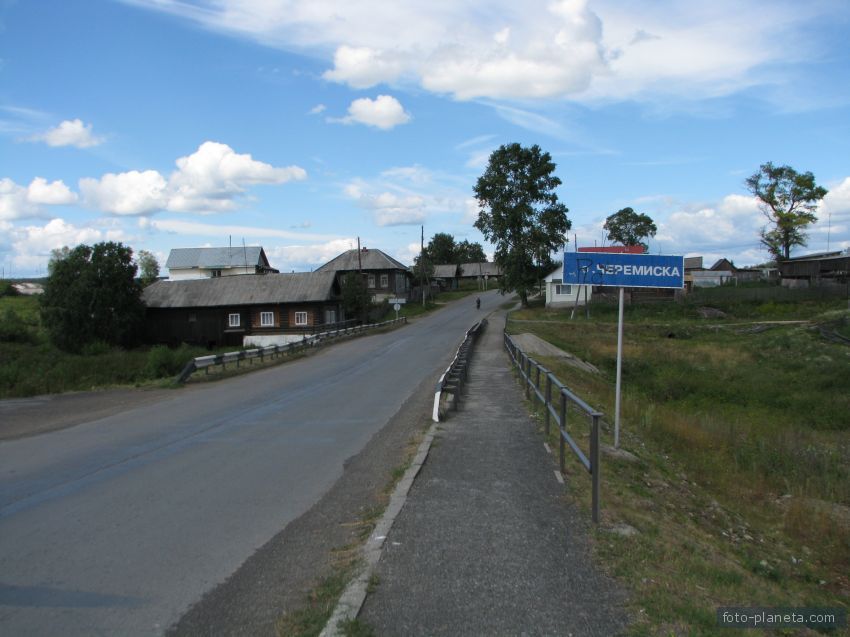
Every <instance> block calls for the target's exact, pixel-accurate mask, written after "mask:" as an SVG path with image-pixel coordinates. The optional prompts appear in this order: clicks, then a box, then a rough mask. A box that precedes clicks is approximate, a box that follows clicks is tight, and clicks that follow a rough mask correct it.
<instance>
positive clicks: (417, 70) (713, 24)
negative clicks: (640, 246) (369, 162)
mask: <svg viewBox="0 0 850 637" xmlns="http://www.w3.org/2000/svg"><path fill="white" fill-rule="evenodd" d="M131 1H133V2H134V4H137V5H141V6H145V7H148V8H150V9H152V10H158V11H166V12H170V13H172V14H176V15H180V16H182V17H184V18H186V19H189V20H192V21H194V22H197V23H199V24H201V25H203V26H205V27H206V28H209V29H212V30H215V31H219V32H224V33H229V34H232V35H236V36H239V37H247V38H250V39H253V40H255V41H257V42H260V43H262V44H264V45H267V46H272V47H276V48H280V49H284V50H290V51H310V52H311V53H313V54H318V55H324V56H326V57H327V58H328V62H329V64H330V65H331V68H330V69H329V70H328V71H327V72H326V73H325V77H326V78H327V79H329V80H331V81H337V82H343V83H346V84H348V85H350V86H352V87H354V88H368V87H371V86H376V85H378V84H381V83H391V84H392V83H402V82H412V83H417V84H419V85H420V86H422V87H424V88H426V89H428V90H431V91H435V92H438V93H442V94H447V95H450V96H451V97H453V98H455V99H475V98H489V99H508V100H528V99H530V98H531V99H539V98H542V99H558V98H568V99H575V100H580V101H595V100H615V101H616V100H631V99H641V100H643V99H659V100H667V99H668V98H669V97H670V96H676V97H679V98H682V99H685V100H692V99H695V98H699V97H711V96H719V95H729V94H732V93H734V92H736V91H740V90H743V89H746V88H748V87H751V86H753V85H761V86H766V85H768V84H774V85H776V84H778V85H781V84H785V85H787V84H789V83H790V82H791V81H792V79H793V76H794V69H793V68H792V67H793V65H795V64H797V63H803V62H805V61H811V60H812V59H815V58H816V57H817V55H819V53H820V52H822V51H823V48H822V47H824V46H825V43H823V42H818V41H816V40H813V39H812V38H811V37H810V35H809V33H808V27H809V23H810V22H811V21H812V20H814V19H819V18H822V17H823V16H831V15H834V13H835V11H834V6H833V5H832V4H831V3H809V4H807V5H801V4H800V3H798V2H792V1H791V0H776V1H775V2H772V3H770V11H765V7H764V3H763V2H758V1H756V0H716V1H715V2H712V3H710V4H706V3H693V2H688V1H687V0H664V1H662V2H656V3H646V2H644V3H622V2H616V1H615V0H596V1H595V2H593V3H592V4H591V3H590V2H589V0H554V1H553V0H536V1H535V0H529V2H525V3H522V4H521V5H518V4H517V3H516V2H513V1H512V0H470V1H468V2H455V3H442V2H437V3H419V2H414V1H413V0H398V1H397V2H393V3H386V2H379V1H378V0H363V1H362V2H356V3H339V2H336V1H335V0H309V1H307V0H301V1H299V0H293V1H291V2H286V3H275V2H269V0H195V1H193V2H191V3H190V2H181V1H178V0H131ZM331 54H332V59H330V58H331ZM766 67H770V68H769V70H770V73H765V69H766ZM778 93H781V91H777V94H778Z"/></svg>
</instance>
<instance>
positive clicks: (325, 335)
mask: <svg viewBox="0 0 850 637" xmlns="http://www.w3.org/2000/svg"><path fill="white" fill-rule="evenodd" d="M396 323H407V318H405V317H401V318H397V319H392V320H391V321H384V322H383V323H371V324H369V325H355V326H352V327H347V328H345V329H341V330H332V331H329V332H320V333H319V334H314V335H312V336H305V337H304V338H303V339H301V340H300V341H294V342H292V343H286V344H284V345H269V346H268V347H257V348H254V349H246V350H240V351H238V352H226V353H224V354H217V355H211V356H199V357H198V358H193V359H192V360H190V361H189V362H188V363H186V366H185V367H184V368H183V371H182V372H180V374H179V375H178V376H177V378H176V379H175V380H176V382H178V383H181V384H182V383H185V382H186V381H187V380H189V377H191V376H192V374H194V373H195V372H196V371H198V370H200V369H203V370H204V371H205V372H207V373H209V368H210V367H213V366H215V365H221V367H222V368H224V369H227V365H228V363H236V367H239V364H240V363H241V362H242V361H246V360H247V361H249V362H250V363H252V364H253V361H254V359H256V358H259V359H260V361H261V362H263V361H265V358H266V356H268V357H270V358H277V357H278V356H280V355H282V354H293V353H295V352H299V351H301V350H305V349H309V348H311V347H316V346H318V345H320V344H322V343H326V342H329V341H334V340H337V339H339V338H344V337H346V336H351V335H353V334H360V333H362V332H366V331H369V330H374V329H378V328H381V327H386V326H388V325H394V324H396Z"/></svg>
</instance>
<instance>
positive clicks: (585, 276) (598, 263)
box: [563, 252, 685, 289]
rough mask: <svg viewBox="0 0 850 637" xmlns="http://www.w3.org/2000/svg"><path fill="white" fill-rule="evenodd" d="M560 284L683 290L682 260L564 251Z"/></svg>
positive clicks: (660, 256)
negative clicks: (562, 276)
mask: <svg viewBox="0 0 850 637" xmlns="http://www.w3.org/2000/svg"><path fill="white" fill-rule="evenodd" d="M563 281H564V283H567V284H571V285H600V286H609V287H623V288H677V289H681V288H683V287H685V258H684V257H679V256H662V255H656V254H616V253H610V252H565V253H564V278H563Z"/></svg>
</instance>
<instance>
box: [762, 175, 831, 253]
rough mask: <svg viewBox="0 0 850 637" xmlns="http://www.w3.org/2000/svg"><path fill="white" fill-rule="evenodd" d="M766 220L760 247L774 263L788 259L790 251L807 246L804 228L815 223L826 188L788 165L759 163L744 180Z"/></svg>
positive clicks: (812, 176)
mask: <svg viewBox="0 0 850 637" xmlns="http://www.w3.org/2000/svg"><path fill="white" fill-rule="evenodd" d="M746 184H747V189H748V190H749V191H750V192H751V193H753V195H755V196H756V197H757V198H758V200H759V202H760V203H759V207H760V208H761V211H762V212H763V213H764V216H765V217H767V225H765V227H764V228H762V230H761V244H762V245H763V246H764V247H765V248H767V250H768V252H770V254H771V255H773V257H774V258H775V259H776V260H777V261H781V260H782V259H788V258H790V257H791V248H793V247H794V246H804V245H806V232H805V231H806V226H808V225H809V224H812V223H814V222H815V221H817V216H815V210H817V204H818V202H819V201H820V200H821V199H823V198H824V197H825V196H826V193H827V190H826V188H822V187H821V186H818V185H817V184H815V176H814V175H813V174H812V173H811V172H806V173H802V174H801V173H798V172H797V171H796V170H794V169H793V168H791V167H790V166H774V165H773V164H772V163H771V162H767V163H766V164H762V165H761V166H760V167H759V170H758V172H757V173H755V174H753V175H751V176H750V177H749V178H748V179H747V181H746Z"/></svg>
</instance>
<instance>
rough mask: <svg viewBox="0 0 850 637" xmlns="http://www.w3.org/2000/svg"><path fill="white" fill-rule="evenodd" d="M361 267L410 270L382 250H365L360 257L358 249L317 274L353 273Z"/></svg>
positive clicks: (326, 265) (345, 254) (319, 270)
mask: <svg viewBox="0 0 850 637" xmlns="http://www.w3.org/2000/svg"><path fill="white" fill-rule="evenodd" d="M361 263H362V265H361ZM361 267H362V268H363V269H364V270H404V271H405V272H406V271H407V270H408V267H407V266H406V265H404V264H403V263H401V262H400V261H396V260H395V259H393V258H392V257H391V256H390V255H388V254H387V253H386V252H383V251H382V250H378V249H376V248H363V249H362V250H360V255H359V257H358V254H357V250H356V249H355V250H348V251H346V252H343V253H342V254H340V255H339V256H337V257H334V258H333V259H331V260H330V261H328V262H327V263H325V264H324V265H323V266H320V267H318V268H316V272H351V271H354V270H359V269H360V268H361Z"/></svg>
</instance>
